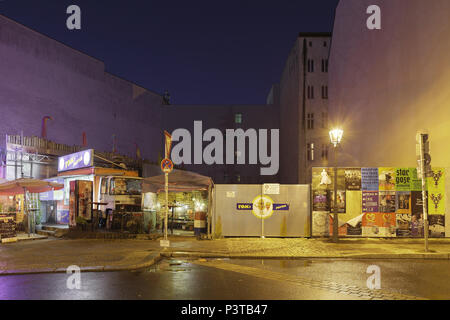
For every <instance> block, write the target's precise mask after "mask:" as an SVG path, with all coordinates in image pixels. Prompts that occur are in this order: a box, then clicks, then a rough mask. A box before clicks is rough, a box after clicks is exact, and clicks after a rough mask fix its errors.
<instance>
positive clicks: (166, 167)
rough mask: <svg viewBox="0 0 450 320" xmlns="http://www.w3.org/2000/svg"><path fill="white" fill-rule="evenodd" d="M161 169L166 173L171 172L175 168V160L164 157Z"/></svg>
mask: <svg viewBox="0 0 450 320" xmlns="http://www.w3.org/2000/svg"><path fill="white" fill-rule="evenodd" d="M161 170H162V171H163V172H164V173H171V172H172V170H173V162H172V160H170V159H167V158H166V159H163V161H161Z"/></svg>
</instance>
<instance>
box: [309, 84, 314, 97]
mask: <svg viewBox="0 0 450 320" xmlns="http://www.w3.org/2000/svg"><path fill="white" fill-rule="evenodd" d="M308 99H314V86H308Z"/></svg>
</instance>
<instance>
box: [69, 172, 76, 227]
mask: <svg viewBox="0 0 450 320" xmlns="http://www.w3.org/2000/svg"><path fill="white" fill-rule="evenodd" d="M76 187H77V183H76V181H70V192H69V195H70V197H69V199H70V200H69V226H71V227H75V226H76V225H77V223H76V218H77V201H76Z"/></svg>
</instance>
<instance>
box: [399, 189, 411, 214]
mask: <svg viewBox="0 0 450 320" xmlns="http://www.w3.org/2000/svg"><path fill="white" fill-rule="evenodd" d="M396 212H397V214H411V192H409V191H398V192H397V201H396Z"/></svg>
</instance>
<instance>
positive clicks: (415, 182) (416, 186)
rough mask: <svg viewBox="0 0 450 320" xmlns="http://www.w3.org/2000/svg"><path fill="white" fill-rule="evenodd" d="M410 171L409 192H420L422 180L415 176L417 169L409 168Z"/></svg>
mask: <svg viewBox="0 0 450 320" xmlns="http://www.w3.org/2000/svg"><path fill="white" fill-rule="evenodd" d="M409 170H410V171H411V191H422V179H419V177H418V176H417V169H416V168H410V169H409Z"/></svg>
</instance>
